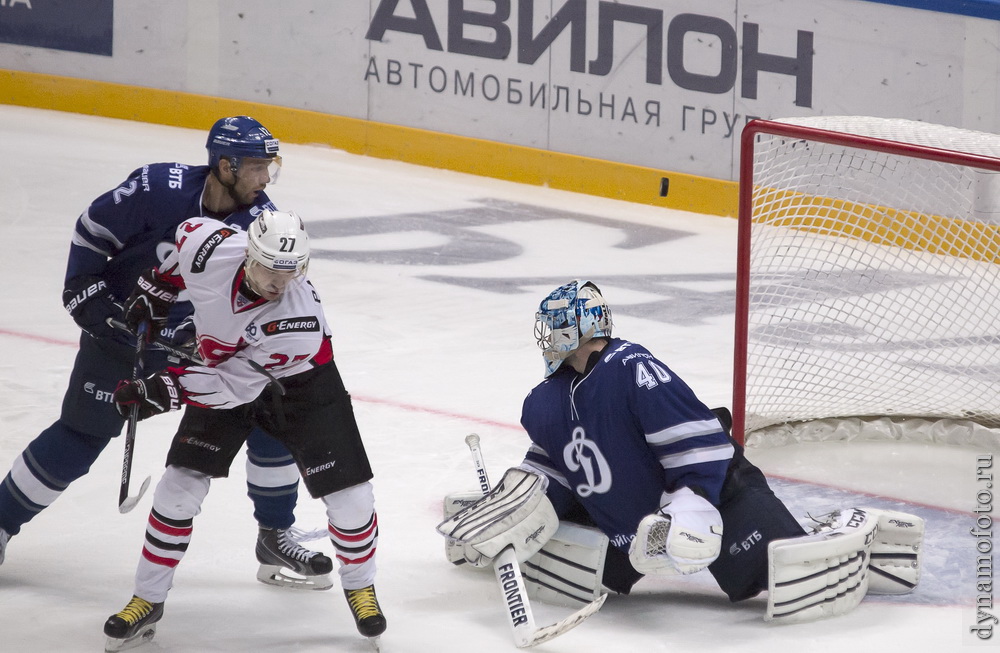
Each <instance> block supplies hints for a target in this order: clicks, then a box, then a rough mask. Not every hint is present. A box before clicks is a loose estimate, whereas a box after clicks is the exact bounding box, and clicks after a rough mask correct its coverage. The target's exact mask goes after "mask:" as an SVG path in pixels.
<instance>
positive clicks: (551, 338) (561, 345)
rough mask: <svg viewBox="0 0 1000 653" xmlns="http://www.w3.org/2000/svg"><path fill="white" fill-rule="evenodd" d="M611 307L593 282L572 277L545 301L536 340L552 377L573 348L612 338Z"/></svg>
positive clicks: (546, 371)
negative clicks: (594, 339)
mask: <svg viewBox="0 0 1000 653" xmlns="http://www.w3.org/2000/svg"><path fill="white" fill-rule="evenodd" d="M613 326H614V323H613V322H612V319H611V308H609V307H608V303H607V302H606V301H604V297H603V296H602V295H601V291H600V289H599V288H598V287H597V285H596V284H594V283H593V282H591V281H587V280H579V279H576V280H573V281H570V282H569V283H567V284H565V285H562V286H559V287H558V288H556V289H555V290H553V291H552V292H551V293H549V295H548V297H546V298H545V299H543V300H542V303H541V304H539V306H538V312H537V313H535V341H536V342H537V343H538V347H539V348H540V349H541V350H542V358H544V359H545V376H546V377H549V376H551V375H552V374H553V373H554V372H555V371H556V370H558V369H559V366H560V365H562V362H563V361H564V360H566V359H567V358H568V357H569V356H570V355H571V354H572V353H573V352H574V351H576V350H577V349H579V348H580V347H581V346H582V345H584V344H586V343H587V342H589V341H590V340H592V339H593V338H599V337H611V329H612V327H613Z"/></svg>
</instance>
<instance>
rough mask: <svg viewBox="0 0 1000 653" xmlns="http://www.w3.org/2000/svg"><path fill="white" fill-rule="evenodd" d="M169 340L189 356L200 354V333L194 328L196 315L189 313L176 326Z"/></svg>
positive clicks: (193, 356)
mask: <svg viewBox="0 0 1000 653" xmlns="http://www.w3.org/2000/svg"><path fill="white" fill-rule="evenodd" d="M167 341H168V342H169V343H170V344H171V345H173V346H174V347H176V348H177V349H179V350H180V351H181V352H183V353H184V354H185V356H186V357H187V358H195V357H197V355H198V335H197V333H196V331H195V328H194V315H188V316H187V317H186V318H184V319H183V320H181V322H180V324H178V325H177V326H176V327H174V330H173V332H171V333H170V335H169V337H168V338H167Z"/></svg>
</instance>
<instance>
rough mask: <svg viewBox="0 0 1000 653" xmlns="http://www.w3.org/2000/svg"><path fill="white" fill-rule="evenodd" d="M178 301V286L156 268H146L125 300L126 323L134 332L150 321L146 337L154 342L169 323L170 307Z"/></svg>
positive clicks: (137, 331)
mask: <svg viewBox="0 0 1000 653" xmlns="http://www.w3.org/2000/svg"><path fill="white" fill-rule="evenodd" d="M176 301H177V288H175V287H174V286H173V285H172V284H169V283H167V282H166V281H164V280H163V279H161V278H160V276H159V274H158V273H157V272H156V268H151V269H149V270H146V271H145V272H143V273H142V274H140V275H139V278H138V279H136V282H135V290H133V291H132V294H131V295H129V298H128V299H127V300H126V301H125V324H127V325H128V328H129V330H131V331H132V333H139V325H140V324H142V323H143V322H149V323H150V328H149V329H148V330H147V332H146V339H147V340H149V341H150V342H152V340H153V339H154V338H155V337H156V335H157V334H158V333H159V332H160V330H161V329H162V328H163V327H164V326H166V324H167V314H168V313H170V307H171V306H173V304H174V302H176Z"/></svg>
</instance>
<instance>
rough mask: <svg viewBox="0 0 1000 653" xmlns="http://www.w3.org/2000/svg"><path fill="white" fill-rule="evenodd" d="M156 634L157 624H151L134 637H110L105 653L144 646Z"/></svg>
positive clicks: (105, 644)
mask: <svg viewBox="0 0 1000 653" xmlns="http://www.w3.org/2000/svg"><path fill="white" fill-rule="evenodd" d="M155 635H156V624H150V625H148V626H146V627H145V628H143V629H141V630H140V631H139V632H137V633H136V634H135V635H133V636H132V637H129V638H128V639H116V638H114V637H108V639H107V641H106V642H105V643H104V650H105V653H114V652H115V651H127V650H128V649H130V648H135V647H137V646H142V645H143V644H146V643H147V642H150V641H152V639H153V637H154V636H155Z"/></svg>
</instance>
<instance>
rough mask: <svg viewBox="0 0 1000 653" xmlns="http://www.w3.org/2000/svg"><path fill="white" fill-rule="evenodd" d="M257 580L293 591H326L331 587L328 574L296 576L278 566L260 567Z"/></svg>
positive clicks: (331, 582) (331, 583)
mask: <svg viewBox="0 0 1000 653" xmlns="http://www.w3.org/2000/svg"><path fill="white" fill-rule="evenodd" d="M257 580H259V581H260V582H262V583H266V584H268V585H274V586H275V587H284V588H285V589H293V590H328V589H330V588H331V587H333V581H332V580H331V579H330V574H322V575H319V576H298V575H295V574H293V573H292V572H291V571H289V570H288V569H285V568H284V567H281V566H279V565H261V566H260V569H258V570H257Z"/></svg>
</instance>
